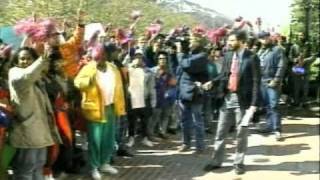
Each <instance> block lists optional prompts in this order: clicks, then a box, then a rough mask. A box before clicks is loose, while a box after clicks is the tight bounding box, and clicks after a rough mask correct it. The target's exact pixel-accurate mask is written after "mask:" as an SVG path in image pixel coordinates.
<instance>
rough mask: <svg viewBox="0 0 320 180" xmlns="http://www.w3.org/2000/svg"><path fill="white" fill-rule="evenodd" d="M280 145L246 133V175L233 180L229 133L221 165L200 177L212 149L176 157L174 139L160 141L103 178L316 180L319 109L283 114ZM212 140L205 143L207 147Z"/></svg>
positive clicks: (124, 160) (69, 179)
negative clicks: (247, 138) (115, 173)
mask: <svg viewBox="0 0 320 180" xmlns="http://www.w3.org/2000/svg"><path fill="white" fill-rule="evenodd" d="M283 113H284V114H287V116H286V118H285V119H284V121H283V132H284V133H283V136H284V138H285V139H284V141H282V142H277V141H276V140H275V138H274V137H273V136H272V135H269V136H263V135H260V134H256V133H255V131H254V130H251V134H250V136H249V147H248V151H247V156H246V160H245V164H246V165H247V166H246V169H247V172H246V173H245V174H244V175H236V174H235V173H234V172H233V169H232V162H233V152H234V146H235V141H234V139H233V135H232V134H231V135H230V137H229V139H228V141H227V149H226V156H225V161H224V162H225V163H224V164H223V166H224V167H223V168H221V169H219V170H218V171H213V172H204V171H203V170H202V168H203V167H204V166H205V164H206V163H207V162H208V160H209V158H210V155H211V153H210V152H211V151H212V146H209V150H208V152H207V153H206V154H204V155H195V154H193V152H186V153H179V152H178V151H177V148H178V146H179V145H180V144H181V141H180V140H179V137H178V136H172V137H170V139H171V140H169V141H167V142H160V143H159V144H158V145H156V146H155V147H154V148H152V149H143V148H141V147H142V146H138V148H137V149H136V152H135V156H134V157H133V158H116V159H115V160H116V161H115V164H114V165H115V166H116V167H117V168H118V169H119V171H120V173H119V174H118V175H116V176H107V175H105V176H104V177H103V179H106V180H212V179H218V180H224V179H225V180H232V179H244V180H251V179H252V180H264V179H265V180H270V179H274V180H278V179H286V180H295V179H297V180H305V179H307V180H318V179H319V178H320V175H319V162H320V157H319V156H320V152H319V144H320V143H319V105H317V106H315V107H314V108H311V109H310V110H304V109H289V110H288V109H285V108H284V111H283ZM211 139H212V135H210V136H208V139H207V143H208V144H211V143H212V140H211ZM60 179H61V180H85V179H90V177H89V176H88V175H78V176H71V175H69V176H67V177H64V178H60Z"/></svg>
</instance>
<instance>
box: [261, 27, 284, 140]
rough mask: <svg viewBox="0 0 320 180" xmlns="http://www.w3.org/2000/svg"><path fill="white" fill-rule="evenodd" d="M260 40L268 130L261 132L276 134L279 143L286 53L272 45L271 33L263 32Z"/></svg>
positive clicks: (262, 82)
mask: <svg viewBox="0 0 320 180" xmlns="http://www.w3.org/2000/svg"><path fill="white" fill-rule="evenodd" d="M259 39H260V42H261V44H262V48H261V50H260V51H259V52H258V56H259V58H260V68H261V94H262V102H263V106H264V108H266V111H267V114H266V121H267V125H268V126H267V128H266V129H262V130H261V132H264V133H271V132H274V134H275V138H276V140H277V141H279V140H281V116H280V113H279V110H278V101H279V96H280V87H281V82H282V78H283V75H284V73H285V68H286V63H285V56H284V51H283V49H282V48H280V47H279V46H276V45H274V44H273V43H272V39H271V38H270V33H268V32H261V33H260V34H259Z"/></svg>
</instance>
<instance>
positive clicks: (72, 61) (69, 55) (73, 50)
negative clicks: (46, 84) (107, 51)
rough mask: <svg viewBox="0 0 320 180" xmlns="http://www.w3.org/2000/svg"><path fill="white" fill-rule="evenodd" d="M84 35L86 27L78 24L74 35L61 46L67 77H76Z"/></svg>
mask: <svg viewBox="0 0 320 180" xmlns="http://www.w3.org/2000/svg"><path fill="white" fill-rule="evenodd" d="M83 37H84V27H82V26H77V28H76V30H75V31H74V33H73V36H72V37H71V38H70V39H69V40H68V41H67V42H65V43H63V44H61V45H60V46H59V50H60V53H61V55H62V58H63V60H64V63H63V72H64V74H65V76H66V77H68V78H72V79H73V78H74V77H75V76H76V75H77V73H78V61H79V59H80V58H79V56H80V55H79V49H80V47H81V45H82V41H83Z"/></svg>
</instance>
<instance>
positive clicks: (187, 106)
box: [176, 34, 208, 153]
mask: <svg viewBox="0 0 320 180" xmlns="http://www.w3.org/2000/svg"><path fill="white" fill-rule="evenodd" d="M187 42H188V43H190V45H189V46H188V47H187V46H185V44H187ZM176 45H177V52H178V55H177V56H178V62H179V66H178V70H177V79H178V99H179V108H180V110H181V122H182V123H181V124H182V133H183V145H182V146H181V147H180V149H179V151H188V150H190V147H191V134H192V130H193V129H195V137H196V152H197V153H202V152H203V150H204V149H205V143H204V123H203V119H202V103H203V93H202V89H201V88H200V87H201V83H203V82H206V80H207V78H208V77H207V63H208V59H207V53H205V50H204V46H205V40H204V38H203V37H202V36H201V35H199V34H192V35H191V36H190V40H189V41H182V42H177V43H176ZM188 49H189V51H188Z"/></svg>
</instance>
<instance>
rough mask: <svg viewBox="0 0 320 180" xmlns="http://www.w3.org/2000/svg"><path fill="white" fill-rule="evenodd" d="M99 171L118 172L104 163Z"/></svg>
mask: <svg viewBox="0 0 320 180" xmlns="http://www.w3.org/2000/svg"><path fill="white" fill-rule="evenodd" d="M100 171H101V172H104V173H109V174H113V175H114V174H118V170H117V169H116V168H114V167H112V166H111V165H110V164H104V165H102V166H101V168H100Z"/></svg>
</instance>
